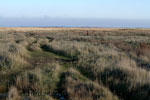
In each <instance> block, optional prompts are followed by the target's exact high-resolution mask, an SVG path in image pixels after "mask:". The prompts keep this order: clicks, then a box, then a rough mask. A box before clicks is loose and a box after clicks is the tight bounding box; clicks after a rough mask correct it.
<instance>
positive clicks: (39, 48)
mask: <svg viewBox="0 0 150 100" xmlns="http://www.w3.org/2000/svg"><path fill="white" fill-rule="evenodd" d="M87 31H88V32H89V34H88V36H87V34H86V33H87ZM149 50H150V30H149V29H98V28H90V29H88V28H83V29H82V28H70V29H67V28H0V72H1V73H0V78H1V80H0V93H4V92H6V93H8V97H3V98H4V100H6V99H7V100H21V99H30V100H55V99H56V100H149V99H150V94H149V91H150V63H149V62H150V52H149ZM25 93H32V95H31V94H30V95H28V96H24V94H25ZM37 93H50V94H51V95H46V94H44V95H41V94H40V95H37Z"/></svg>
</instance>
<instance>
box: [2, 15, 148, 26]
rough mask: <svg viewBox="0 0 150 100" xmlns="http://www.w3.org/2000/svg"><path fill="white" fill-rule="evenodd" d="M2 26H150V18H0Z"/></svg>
mask: <svg viewBox="0 0 150 100" xmlns="http://www.w3.org/2000/svg"><path fill="white" fill-rule="evenodd" d="M0 27H112V28H115V27H116V28H117V27H118V28H119V27H120V28H150V20H129V19H106V18H105V19H104V18H96V19H94V18H50V17H43V18H3V17H1V18H0Z"/></svg>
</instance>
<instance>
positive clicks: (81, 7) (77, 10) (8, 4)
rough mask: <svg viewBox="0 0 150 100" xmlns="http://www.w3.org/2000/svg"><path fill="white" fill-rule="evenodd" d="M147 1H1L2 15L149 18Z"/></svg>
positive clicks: (0, 9)
mask: <svg viewBox="0 0 150 100" xmlns="http://www.w3.org/2000/svg"><path fill="white" fill-rule="evenodd" d="M149 5H150V0H1V1H0V16H1V17H53V18H54V17H60V18H115V19H150V13H149V11H150V6H149Z"/></svg>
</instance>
